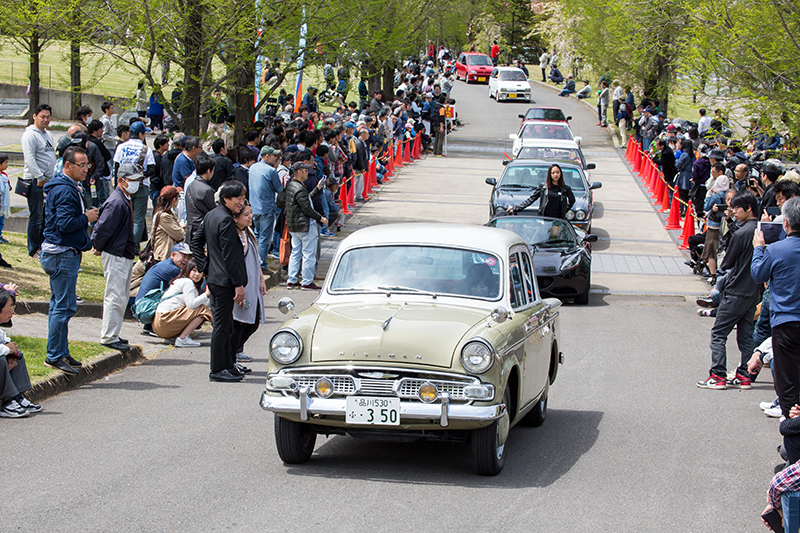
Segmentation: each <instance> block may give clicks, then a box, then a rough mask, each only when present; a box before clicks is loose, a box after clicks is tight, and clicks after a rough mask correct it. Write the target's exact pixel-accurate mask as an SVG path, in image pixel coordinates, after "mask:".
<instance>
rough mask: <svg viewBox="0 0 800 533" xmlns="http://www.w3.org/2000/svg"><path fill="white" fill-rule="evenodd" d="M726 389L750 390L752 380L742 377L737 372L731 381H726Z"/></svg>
mask: <svg viewBox="0 0 800 533" xmlns="http://www.w3.org/2000/svg"><path fill="white" fill-rule="evenodd" d="M727 385H728V387H735V388H737V389H742V390H748V389H750V388H752V380H751V379H750V376H743V375H741V374H740V373H739V372H737V373H736V376H735V377H734V378H733V379H729V380H727Z"/></svg>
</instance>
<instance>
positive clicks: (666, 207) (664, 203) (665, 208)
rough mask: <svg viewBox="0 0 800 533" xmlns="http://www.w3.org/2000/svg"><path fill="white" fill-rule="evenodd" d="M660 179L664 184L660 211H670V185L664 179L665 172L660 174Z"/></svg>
mask: <svg viewBox="0 0 800 533" xmlns="http://www.w3.org/2000/svg"><path fill="white" fill-rule="evenodd" d="M658 179H659V181H661V183H663V184H664V185H663V187H664V197H663V198H662V199H661V209H659V212H661V213H666V212H667V211H669V185H667V182H666V181H664V175H663V174H659V176H658Z"/></svg>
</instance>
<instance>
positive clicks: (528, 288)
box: [519, 253, 536, 302]
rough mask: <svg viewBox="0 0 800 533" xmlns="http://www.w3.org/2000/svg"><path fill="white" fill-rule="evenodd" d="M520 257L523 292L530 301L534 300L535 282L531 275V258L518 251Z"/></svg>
mask: <svg viewBox="0 0 800 533" xmlns="http://www.w3.org/2000/svg"><path fill="white" fill-rule="evenodd" d="M519 255H520V257H521V258H522V277H523V278H524V280H525V292H526V293H527V294H528V300H529V301H531V302H535V301H536V284H535V282H534V277H533V269H532V268H531V258H530V256H528V254H526V253H520V254H519Z"/></svg>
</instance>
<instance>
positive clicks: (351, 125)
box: [344, 121, 356, 129]
mask: <svg viewBox="0 0 800 533" xmlns="http://www.w3.org/2000/svg"><path fill="white" fill-rule="evenodd" d="M344 127H345V128H353V129H355V127H356V125H355V124H353V123H352V122H349V121H348V122H345V123H344Z"/></svg>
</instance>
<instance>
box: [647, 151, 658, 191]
mask: <svg viewBox="0 0 800 533" xmlns="http://www.w3.org/2000/svg"><path fill="white" fill-rule="evenodd" d="M647 177H648V180H649V181H650V185H649V186H648V187H647V190H648V192H650V194H651V195H652V198H653V199H654V200H658V201H659V202H660V201H661V194H660V193H659V192H658V191H659V189H660V187H661V186H660V185H659V184H658V181H659V180H658V169H657V168H656V166H655V165H654V164H653V162H652V161H650V160H649V159H648V160H647Z"/></svg>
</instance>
